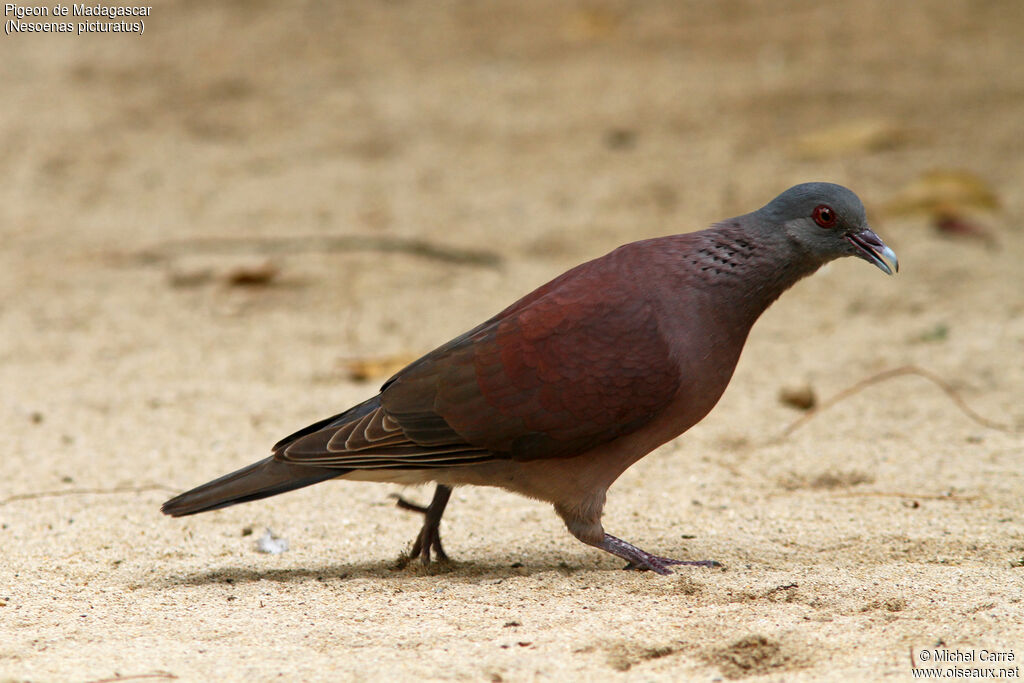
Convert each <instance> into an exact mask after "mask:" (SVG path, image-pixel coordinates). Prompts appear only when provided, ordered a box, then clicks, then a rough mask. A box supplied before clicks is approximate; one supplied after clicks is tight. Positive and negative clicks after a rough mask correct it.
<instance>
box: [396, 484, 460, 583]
mask: <svg viewBox="0 0 1024 683" xmlns="http://www.w3.org/2000/svg"><path fill="white" fill-rule="evenodd" d="M451 495H452V490H451V488H450V487H448V486H445V485H444V484H438V485H437V489H435V490H434V499H433V500H431V501H430V505H427V506H425V507H424V506H423V505H417V504H416V503H411V502H409V501H408V500H406V499H405V498H403V497H402V496H398V495H396V496H395V498H396V499H397V500H396V501H395V505H397V506H398V507H400V508H402V509H403V510H411V511H413V512H419V513H420V514H422V515H423V517H424V520H423V527H422V528H420V532H419V534H417V535H416V540H415V541H413V544H412V549H411V550H410V551H409V559H412V558H415V557H419V558H420V562H422V563H423V565H424V566H426V565H429V564H430V562H431V556H430V555H431V552H433V553H434V555H435V557H436V558H437V560H438V561H440V562H448V561H449V560H448V553H446V552H445V551H444V548H443V547H442V546H441V516H442V515H443V514H444V509H445V507H446V506H447V505H448V499H449V498H450V497H451ZM403 566H404V565H403Z"/></svg>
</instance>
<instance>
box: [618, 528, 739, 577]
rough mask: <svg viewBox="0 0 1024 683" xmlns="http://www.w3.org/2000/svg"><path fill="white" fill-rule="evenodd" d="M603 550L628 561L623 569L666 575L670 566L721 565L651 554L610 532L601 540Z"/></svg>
mask: <svg viewBox="0 0 1024 683" xmlns="http://www.w3.org/2000/svg"><path fill="white" fill-rule="evenodd" d="M600 547H601V548H602V549H603V550H607V551H608V552H610V553H611V554H613V555H618V556H619V557H621V558H622V559H624V560H626V561H627V562H629V564H627V565H626V566H625V567H623V569H636V570H638V571H648V570H650V571H652V572H655V573H656V574H661V575H663V576H664V575H666V574H671V573H672V571H671V570H670V569H669V567H671V566H687V567H721V566H722V563H721V562H716V561H715V560H674V559H672V558H671V557H660V556H658V555H652V554H651V553H649V552H647V551H646V550H641V549H640V548H637V547H636V546H635V545H633V544H632V543H628V542H626V541H623V540H622V539H621V538H616V537H615V536H612V535H611V534H605V535H604V541H602V542H601V546H600Z"/></svg>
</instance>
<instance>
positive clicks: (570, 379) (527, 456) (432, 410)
mask: <svg viewBox="0 0 1024 683" xmlns="http://www.w3.org/2000/svg"><path fill="white" fill-rule="evenodd" d="M609 261H610V262H609ZM627 275H628V273H626V272H623V268H622V267H621V264H617V262H616V261H615V260H613V259H610V258H609V257H605V258H604V259H599V260H597V261H592V262H590V263H587V264H584V265H583V266H580V267H578V268H576V269H574V270H572V271H569V272H568V273H566V274H565V275H563V276H561V277H560V278H558V279H556V280H554V281H552V282H551V283H549V284H548V285H545V286H544V287H542V288H541V289H539V290H537V291H536V292H534V293H532V294H530V295H528V296H527V297H525V298H524V299H522V300H520V301H519V302H517V303H516V304H513V305H512V306H510V307H509V308H507V309H505V311H502V312H501V313H499V314H498V315H497V316H495V317H494V318H492V319H491V320H488V321H487V322H485V323H483V324H482V325H480V326H479V327H477V328H474V329H473V330H470V331H469V332H467V333H466V334H464V335H462V336H460V337H458V338H456V339H454V340H452V341H451V342H449V343H448V344H445V345H444V346H442V347H440V348H438V349H436V350H435V351H433V352H431V353H429V354H427V355H426V356H424V357H422V358H420V359H419V360H417V361H415V362H414V363H412V364H411V365H409V366H408V367H406V368H405V369H403V370H401V371H400V372H398V373H397V374H396V375H395V376H394V377H393V378H391V379H390V380H388V382H387V383H386V384H385V385H384V387H383V389H382V391H381V394H380V396H379V397H376V399H371V401H368V402H367V403H365V404H361V406H357V407H356V408H354V409H352V410H351V411H348V412H346V413H343V414H342V415H340V416H338V417H337V418H332V419H331V420H325V421H324V422H322V423H318V425H313V426H312V427H311V428H307V429H306V430H303V431H302V432H299V433H297V434H296V435H294V436H293V437H290V438H289V439H286V440H284V441H283V442H282V443H281V444H279V445H278V447H277V449H276V453H277V456H278V457H279V458H281V459H283V460H286V461H290V462H295V463H302V464H307V465H315V466H319V467H337V468H352V469H376V468H392V467H395V468H432V467H451V466H457V465H460V464H470V463H475V462H480V461H482V460H488V459H492V458H514V459H519V460H533V459H539V458H552V457H568V456H572V455H577V454H579V453H582V452H583V451H585V450H587V449H589V448H592V447H593V446H596V445H597V444H599V443H602V442H605V441H609V440H611V439H614V438H616V437H618V436H622V435H624V434H628V433H630V432H633V431H635V430H637V429H639V428H640V427H641V426H643V425H644V424H646V423H647V422H648V421H650V420H651V419H652V418H653V417H654V416H655V415H657V414H658V413H659V412H660V411H661V410H663V409H664V408H665V406H666V405H667V404H668V403H669V402H670V401H671V399H672V397H673V396H674V395H675V393H676V391H677V390H678V388H679V382H680V378H679V376H678V371H677V370H676V365H675V364H674V363H673V362H672V361H671V358H670V355H669V349H668V345H667V343H666V341H665V339H664V337H663V335H662V332H661V330H660V329H659V326H658V323H657V316H656V311H655V310H654V307H653V304H652V303H651V302H650V300H649V299H648V298H647V297H644V296H643V295H642V291H641V288H642V286H643V283H642V282H638V281H636V280H634V279H632V278H630V277H628V276H627Z"/></svg>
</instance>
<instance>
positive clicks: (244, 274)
mask: <svg viewBox="0 0 1024 683" xmlns="http://www.w3.org/2000/svg"><path fill="white" fill-rule="evenodd" d="M280 272H281V270H280V268H278V267H277V266H276V265H275V264H274V262H273V261H270V260H264V261H259V262H255V263H243V264H240V265H237V266H235V267H233V268H231V269H230V270H229V271H227V273H226V274H225V275H224V282H225V283H227V285H228V286H230V287H262V286H265V285H269V284H270V283H271V281H272V280H273V279H274V278H275V277H277V275H278V273H280Z"/></svg>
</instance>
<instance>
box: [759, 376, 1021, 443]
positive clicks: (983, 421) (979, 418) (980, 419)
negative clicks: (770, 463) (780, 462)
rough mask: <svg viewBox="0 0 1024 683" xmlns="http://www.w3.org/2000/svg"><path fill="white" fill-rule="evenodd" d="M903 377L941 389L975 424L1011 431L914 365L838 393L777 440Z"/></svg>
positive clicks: (948, 386)
mask: <svg viewBox="0 0 1024 683" xmlns="http://www.w3.org/2000/svg"><path fill="white" fill-rule="evenodd" d="M904 375H917V376H918V377H924V378H925V379H926V380H928V381H929V382H931V383H932V384H934V385H935V386H937V387H938V388H939V389H941V390H942V391H943V393H945V394H946V396H947V397H949V399H950V400H951V401H952V402H953V404H954V405H956V407H957V408H959V409H960V411H961V412H962V413H963V414H964V415H966V416H967V417H968V418H970V419H971V420H973V421H975V422H977V423H978V424H980V425H982V426H985V427H988V428H989V429H997V430H999V431H1002V432H1008V431H1011V430H1010V427H1008V426H1007V425H1004V424H1000V423H998V422H994V421H992V420H990V419H988V418H987V417H985V416H983V415H979V414H978V413H977V412H975V411H974V410H972V409H971V407H970V406H969V405H967V403H965V402H964V400H963V399H962V398H960V395H959V394H958V393H957V392H956V389H954V388H953V387H952V386H950V385H949V383H948V382H946V381H945V380H943V379H942V378H941V377H938V376H936V375H935V374H933V373H931V372H928V371H927V370H924V369H922V368H919V367H917V366H916V365H904V366H902V367H899V368H893V369H892V370H886V371H885V372H880V373H878V374H877V375H872V376H871V377H868V378H866V379H862V380H861V381H859V382H857V383H856V384H854V385H853V386H851V387H848V388H846V389H844V390H842V391H840V392H839V393H838V394H836V395H835V396H833V397H832V398H830V399H828V400H827V401H822V402H821V403H820V404H818V405H817V406H815V407H814V408H812V409H810V410H809V411H807V413H806V414H804V415H802V416H800V417H799V418H798V419H796V420H794V421H793V422H792V423H790V425H789V426H788V427H786V429H784V430H783V432H782V434H781V435H780V436H779V439H778V440H779V441H782V440H784V439H786V438H788V437H789V436H790V435H791V434H792V433H793V432H795V431H796V430H797V429H799V428H800V427H802V426H804V424H806V423H807V422H808V421H810V420H811V419H813V418H814V417H815V416H816V415H818V413H821V412H822V411H824V410H826V409H828V408H831V407H832V406H834V405H835V404H837V403H839V402H840V401H844V400H846V399H848V398H849V397H850V396H853V395H854V394H856V393H858V392H861V391H863V390H864V389H866V388H868V387H869V386H871V385H873V384H879V383H880V382H885V381H888V380H890V379H894V378H896V377H902V376H904Z"/></svg>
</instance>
